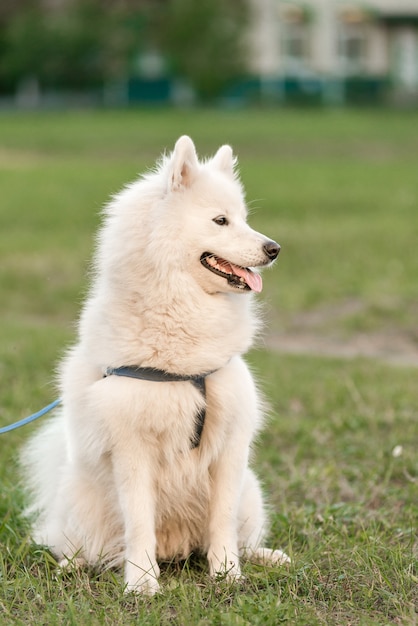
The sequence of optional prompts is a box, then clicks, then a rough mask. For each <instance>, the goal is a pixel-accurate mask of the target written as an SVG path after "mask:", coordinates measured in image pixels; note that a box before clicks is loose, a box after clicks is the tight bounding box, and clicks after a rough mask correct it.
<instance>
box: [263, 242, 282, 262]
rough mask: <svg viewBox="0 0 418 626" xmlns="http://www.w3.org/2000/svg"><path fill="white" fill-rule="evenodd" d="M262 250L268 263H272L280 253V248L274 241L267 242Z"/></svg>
mask: <svg viewBox="0 0 418 626" xmlns="http://www.w3.org/2000/svg"><path fill="white" fill-rule="evenodd" d="M263 250H264V252H265V253H266V255H267V256H268V258H269V259H270V261H274V259H275V258H276V257H277V256H278V254H279V252H280V246H279V244H278V243H276V242H275V241H268V242H267V243H265V244H264V246H263Z"/></svg>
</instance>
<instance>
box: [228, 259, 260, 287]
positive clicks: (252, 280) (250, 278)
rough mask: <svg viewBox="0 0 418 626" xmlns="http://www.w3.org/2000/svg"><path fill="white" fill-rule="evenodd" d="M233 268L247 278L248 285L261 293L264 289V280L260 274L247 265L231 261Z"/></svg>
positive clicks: (239, 274)
mask: <svg viewBox="0 0 418 626" xmlns="http://www.w3.org/2000/svg"><path fill="white" fill-rule="evenodd" d="M230 266H231V269H232V271H233V272H234V274H236V275H237V276H240V277H241V278H243V279H244V280H245V282H246V283H247V285H248V286H249V287H250V289H252V290H253V291H255V292H256V293H260V291H261V290H262V289H263V281H262V278H261V276H260V274H256V273H255V272H252V271H251V270H247V269H245V267H239V265H233V264H232V263H230Z"/></svg>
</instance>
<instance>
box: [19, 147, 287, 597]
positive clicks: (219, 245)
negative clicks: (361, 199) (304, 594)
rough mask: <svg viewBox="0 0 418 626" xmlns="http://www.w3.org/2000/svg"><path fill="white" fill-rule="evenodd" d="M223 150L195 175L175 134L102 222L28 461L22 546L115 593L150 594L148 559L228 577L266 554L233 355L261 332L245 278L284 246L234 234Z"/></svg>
mask: <svg viewBox="0 0 418 626" xmlns="http://www.w3.org/2000/svg"><path fill="white" fill-rule="evenodd" d="M234 167H235V160H234V157H233V154H232V150H231V148H230V147H229V146H226V145H225V146H222V147H221V148H220V149H219V150H218V152H217V153H216V155H215V156H214V157H213V158H212V159H211V160H208V161H205V162H199V161H198V159H197V156H196V151H195V147H194V145H193V142H192V140H191V139H190V138H189V137H187V136H183V137H181V138H180V139H179V140H178V141H177V143H176V146H175V149H174V151H173V153H172V154H171V155H170V156H168V157H165V158H163V159H162V160H161V162H160V164H159V165H158V167H157V169H156V171H155V172H153V173H150V174H147V175H146V176H144V177H142V178H141V179H140V180H138V181H136V182H134V183H133V184H131V185H129V186H128V187H126V188H125V189H124V190H123V191H122V192H121V193H120V194H119V195H117V196H116V197H115V198H114V199H113V200H112V201H111V202H110V204H109V206H108V207H107V209H106V215H105V219H104V224H103V227H102V229H101V231H100V234H99V238H98V248H97V254H96V262H95V276H94V280H93V284H92V287H91V290H90V293H89V296H88V298H87V300H86V302H85V305H84V308H83V310H82V314H81V319H80V324H79V340H78V342H77V344H76V345H75V346H74V347H73V348H72V349H71V350H70V351H69V353H68V355H67V357H66V359H65V360H64V362H63V365H62V368H61V377H60V381H61V382H60V387H61V393H62V404H63V408H62V411H61V412H60V413H59V414H58V415H56V416H55V417H54V418H53V419H52V420H50V421H49V422H47V423H46V424H45V426H44V427H43V428H41V429H40V431H39V432H38V433H37V434H36V436H35V437H34V438H33V439H32V440H31V441H30V442H29V444H28V446H27V447H26V449H25V450H24V454H23V459H24V464H25V466H26V469H27V477H28V478H27V481H28V483H29V485H30V488H31V492H32V501H31V506H30V510H31V511H32V513H35V512H36V520H35V523H34V530H33V536H34V539H35V540H36V541H37V542H39V543H42V544H46V545H47V546H49V547H50V549H51V550H52V552H53V553H54V555H56V557H57V558H58V559H59V560H60V561H61V563H62V565H63V566H64V565H65V564H69V563H70V564H72V563H77V564H78V563H88V564H93V565H100V566H113V565H122V564H124V571H125V582H126V589H127V590H129V591H137V592H145V593H150V594H152V593H155V592H156V591H158V590H159V584H158V577H159V567H158V564H157V562H158V561H161V560H167V559H172V558H185V557H187V556H188V555H189V554H190V553H191V552H192V551H194V552H201V553H204V554H206V555H207V559H208V563H209V570H210V573H211V574H212V575H218V574H222V575H225V576H226V577H228V578H231V579H235V578H239V577H240V563H239V557H240V555H241V556H244V557H246V558H250V559H252V560H256V561H261V562H265V563H275V564H280V563H285V562H287V561H288V560H289V559H288V557H287V556H286V555H285V554H284V553H283V552H281V551H280V550H274V551H273V550H270V549H268V548H265V547H263V543H262V542H263V539H264V536H265V522H266V519H265V511H264V506H263V501H262V495H261V490H260V487H259V484H258V481H257V479H256V477H255V475H254V474H253V472H252V471H251V469H249V467H248V459H249V453H250V445H251V442H252V440H253V438H254V435H255V433H256V432H257V430H258V429H259V427H260V425H261V422H262V407H261V403H260V401H259V398H258V394H257V390H256V387H255V385H254V382H253V379H252V376H251V374H250V372H249V370H248V368H247V366H246V365H245V363H244V361H243V359H242V358H241V356H240V355H241V354H242V353H244V352H245V351H246V350H248V348H249V347H250V345H251V343H252V340H253V337H254V334H255V332H256V330H257V329H258V327H259V324H258V321H257V319H256V316H255V312H254V306H253V292H259V291H261V288H262V282H261V277H260V276H259V274H258V273H257V272H256V271H254V270H253V269H249V268H257V267H262V266H267V265H270V264H271V263H272V262H273V261H274V259H275V258H276V257H277V255H278V253H279V250H280V246H279V245H278V244H277V243H275V242H274V241H271V240H270V239H268V238H266V237H265V236H264V235H262V234H260V233H258V232H255V231H254V230H252V229H251V228H250V227H249V226H248V224H247V223H246V206H245V202H244V195H243V190H242V187H241V184H240V182H239V180H238V177H237V175H236V173H235V171H234Z"/></svg>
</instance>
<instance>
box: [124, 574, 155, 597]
mask: <svg viewBox="0 0 418 626" xmlns="http://www.w3.org/2000/svg"><path fill="white" fill-rule="evenodd" d="M159 591H160V585H159V584H158V580H157V579H156V578H155V577H154V576H146V575H144V576H142V578H140V579H139V580H136V581H135V582H127V583H126V585H125V593H138V594H143V595H146V596H153V595H155V594H156V593H159Z"/></svg>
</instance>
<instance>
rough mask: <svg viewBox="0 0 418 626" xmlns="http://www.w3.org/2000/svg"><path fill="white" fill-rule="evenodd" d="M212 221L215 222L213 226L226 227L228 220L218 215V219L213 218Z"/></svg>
mask: <svg viewBox="0 0 418 626" xmlns="http://www.w3.org/2000/svg"><path fill="white" fill-rule="evenodd" d="M213 221H214V222H215V224H218V226H227V225H228V220H227V218H226V217H225V215H219V217H215V218H214V219H213Z"/></svg>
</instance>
